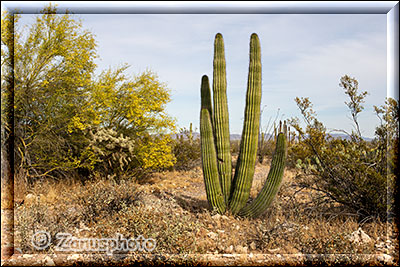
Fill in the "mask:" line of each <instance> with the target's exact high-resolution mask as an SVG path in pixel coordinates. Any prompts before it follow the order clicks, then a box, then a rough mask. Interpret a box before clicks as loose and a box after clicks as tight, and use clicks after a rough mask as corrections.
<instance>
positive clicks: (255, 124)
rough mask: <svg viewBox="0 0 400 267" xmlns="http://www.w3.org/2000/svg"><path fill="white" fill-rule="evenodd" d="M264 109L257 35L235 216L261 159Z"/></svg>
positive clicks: (232, 205) (233, 204)
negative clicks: (261, 131) (258, 160)
mask: <svg viewBox="0 0 400 267" xmlns="http://www.w3.org/2000/svg"><path fill="white" fill-rule="evenodd" d="M260 106H261V47H260V40H259V39H258V36H257V34H252V35H251V39H250V64H249V76H248V82H247V93H246V107H245V114H244V125H243V132H242V139H241V142H240V151H239V157H238V162H237V164H236V170H235V176H234V179H233V190H232V195H231V199H230V203H229V208H230V210H231V211H232V213H233V214H236V213H238V212H239V210H240V209H241V208H242V207H243V206H244V205H245V204H246V202H247V200H248V198H249V195H250V189H251V185H252V182H253V176H254V171H255V163H256V159H257V146H258V135H259V130H260V112H261V110H260Z"/></svg>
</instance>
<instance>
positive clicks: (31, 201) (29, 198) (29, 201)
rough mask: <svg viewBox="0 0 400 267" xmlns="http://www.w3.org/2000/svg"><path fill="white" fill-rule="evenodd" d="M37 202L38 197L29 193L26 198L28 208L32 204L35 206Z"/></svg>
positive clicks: (25, 202)
mask: <svg viewBox="0 0 400 267" xmlns="http://www.w3.org/2000/svg"><path fill="white" fill-rule="evenodd" d="M36 200H37V197H36V196H35V195H34V194H31V193H29V194H27V195H26V196H25V199H24V204H25V205H26V206H27V207H29V206H31V205H32V204H34V203H35V202H36Z"/></svg>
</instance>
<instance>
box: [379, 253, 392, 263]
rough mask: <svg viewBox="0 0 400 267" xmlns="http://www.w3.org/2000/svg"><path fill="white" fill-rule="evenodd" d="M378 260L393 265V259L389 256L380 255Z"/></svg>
mask: <svg viewBox="0 0 400 267" xmlns="http://www.w3.org/2000/svg"><path fill="white" fill-rule="evenodd" d="M376 259H377V260H378V261H381V262H384V263H392V262H393V257H392V256H390V255H388V254H382V255H379V256H378V257H377V258H376Z"/></svg>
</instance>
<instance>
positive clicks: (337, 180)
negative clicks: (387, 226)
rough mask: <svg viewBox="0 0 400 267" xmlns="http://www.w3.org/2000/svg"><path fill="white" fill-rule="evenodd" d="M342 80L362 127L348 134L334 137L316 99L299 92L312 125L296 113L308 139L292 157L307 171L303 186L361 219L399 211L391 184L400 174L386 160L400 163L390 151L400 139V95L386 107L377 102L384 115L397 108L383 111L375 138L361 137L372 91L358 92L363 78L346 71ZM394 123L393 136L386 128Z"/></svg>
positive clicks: (384, 216)
mask: <svg viewBox="0 0 400 267" xmlns="http://www.w3.org/2000/svg"><path fill="white" fill-rule="evenodd" d="M341 85H342V87H344V88H345V90H346V94H348V95H349V96H350V102H348V103H346V104H347V106H348V107H349V108H350V111H351V113H352V117H353V120H354V122H355V129H356V131H353V132H352V133H351V134H348V137H347V138H346V139H339V138H333V137H332V136H331V135H329V134H327V133H326V128H325V126H324V125H323V123H322V122H320V121H318V119H317V118H316V115H315V112H314V111H313V109H312V104H311V102H310V100H309V99H308V98H301V99H300V98H296V103H297V105H298V107H299V109H300V111H301V114H302V116H303V118H304V121H305V122H306V125H307V126H306V129H305V130H303V129H302V127H300V125H299V120H298V119H297V118H293V119H291V121H290V123H291V125H292V126H294V128H295V129H296V130H297V131H298V132H299V134H300V135H301V138H302V140H301V141H300V142H298V143H297V144H295V145H293V146H292V147H291V148H290V151H289V155H290V156H289V160H290V161H291V163H292V164H294V165H295V166H296V167H298V168H299V169H301V170H302V173H301V175H303V176H307V179H301V181H302V186H304V187H307V188H311V189H313V190H317V191H320V192H322V193H323V194H324V195H325V197H327V198H329V199H331V200H334V201H335V202H336V203H340V204H342V205H343V206H344V207H346V208H347V209H349V210H350V211H351V212H353V213H355V214H357V215H358V216H359V218H360V219H362V218H366V217H369V216H372V217H380V218H382V219H387V215H388V212H389V214H391V212H393V207H392V206H393V204H392V203H388V202H387V197H388V195H387V192H388V185H393V184H394V179H395V175H394V172H393V169H391V168H387V165H386V164H387V163H389V166H395V165H396V164H395V163H394V160H395V157H394V156H390V155H391V154H393V155H394V154H395V153H396V152H390V149H389V148H388V145H387V144H391V143H394V142H398V141H396V140H398V121H399V120H398V118H399V113H398V101H393V100H390V99H389V100H388V101H387V102H386V106H385V107H381V108H376V107H375V109H376V111H377V114H378V115H379V114H386V115H387V112H392V114H391V116H383V118H382V121H381V125H379V126H378V127H377V128H376V132H375V139H374V140H373V141H372V142H369V141H366V140H364V139H363V138H362V137H361V135H360V128H359V125H358V122H357V115H358V113H360V112H361V110H362V109H363V108H362V105H361V103H362V102H363V98H364V97H365V96H366V95H367V94H366V92H362V93H360V94H358V91H357V89H358V82H356V80H355V79H354V78H350V77H348V76H345V77H343V78H342V80H341ZM389 117H390V118H389ZM388 127H394V129H393V130H394V131H392V134H391V136H388V135H387V134H384V132H385V131H386V130H387V129H388ZM396 129H397V130H396ZM396 132H397V135H396ZM389 134H390V132H389ZM388 149H389V150H388ZM388 151H389V154H387V152H388ZM387 155H389V158H387Z"/></svg>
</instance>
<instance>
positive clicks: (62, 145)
mask: <svg viewBox="0 0 400 267" xmlns="http://www.w3.org/2000/svg"><path fill="white" fill-rule="evenodd" d="M55 13H56V9H55V8H54V7H52V6H49V7H46V8H45V9H44V10H43V11H42V14H41V15H38V16H36V21H35V22H34V23H33V25H31V26H30V27H28V29H26V30H27V31H26V32H22V31H21V30H20V25H19V24H18V22H19V16H18V15H14V25H15V26H14V29H15V34H14V42H13V45H14V93H15V100H14V103H15V111H14V112H15V145H16V165H17V166H19V167H20V168H19V170H24V171H25V175H26V176H28V177H35V176H41V175H43V174H50V173H55V172H57V171H61V170H67V169H71V168H77V167H79V163H80V161H79V157H80V155H79V144H78V143H79V142H80V141H79V140H81V139H80V137H77V136H73V135H70V134H69V133H68V131H67V128H71V127H73V126H74V125H73V124H74V123H75V122H76V121H79V120H80V119H79V118H80V117H81V116H85V110H83V108H84V106H83V103H84V102H85V99H86V97H87V94H88V89H89V88H90V87H89V85H90V84H91V82H92V76H93V71H94V69H95V66H96V65H95V64H94V59H95V58H96V50H95V48H96V44H95V40H94V36H93V34H91V33H89V32H87V31H84V30H82V26H81V23H80V22H79V21H76V20H75V19H73V18H72V16H71V15H70V14H65V15H57V14H55ZM11 17H12V15H11V14H7V13H5V14H4V15H3V17H2V25H3V21H10V18H11ZM7 35H8V32H7V29H3V28H2V60H3V57H4V58H6V57H8V53H9V51H10V50H11V47H10V43H9V42H7V40H6V38H3V37H6V36H7ZM3 47H4V48H5V49H4V50H3ZM3 51H4V52H3ZM2 72H3V69H2ZM9 75H11V73H7V72H6V73H4V76H9ZM3 79H7V77H2V80H3ZM2 90H3V89H2Z"/></svg>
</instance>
